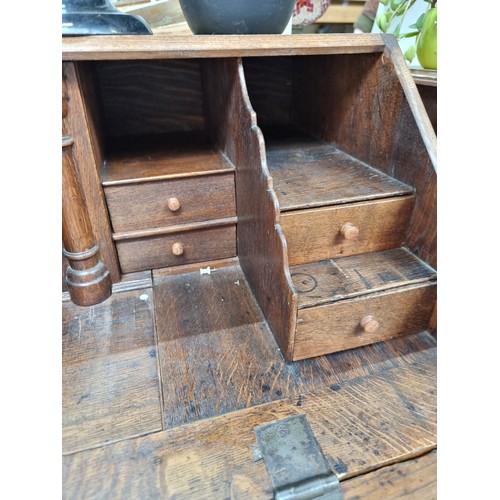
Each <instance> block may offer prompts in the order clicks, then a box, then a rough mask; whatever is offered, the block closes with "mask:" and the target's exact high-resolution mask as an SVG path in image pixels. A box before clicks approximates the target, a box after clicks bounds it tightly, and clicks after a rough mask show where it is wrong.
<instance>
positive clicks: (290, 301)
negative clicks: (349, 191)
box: [203, 58, 297, 361]
mask: <svg viewBox="0 0 500 500" xmlns="http://www.w3.org/2000/svg"><path fill="white" fill-rule="evenodd" d="M203 81H204V91H205V93H206V98H205V105H206V108H205V112H206V115H205V116H206V123H207V131H208V133H209V134H211V136H212V137H214V140H215V142H216V144H217V147H218V148H219V149H220V150H221V151H222V152H223V153H224V154H225V155H226V156H227V157H228V158H229V160H230V161H231V162H232V163H233V164H234V165H235V167H236V209H237V217H238V227H237V249H238V257H239V261H240V264H241V267H242V269H243V272H244V273H245V277H246V279H247V281H248V283H249V285H250V287H251V289H252V291H253V293H254V295H255V297H256V299H257V302H258V303H259V305H260V307H261V309H262V312H263V314H264V316H265V317H266V320H267V321H268V323H269V325H270V328H271V330H272V331H273V333H274V335H275V337H276V340H277V342H278V345H279V347H280V348H281V351H282V353H283V355H284V356H285V358H286V359H287V360H288V361H291V360H292V355H293V333H294V331H295V324H296V315H297V293H296V292H295V290H294V287H293V283H292V280H291V277H290V273H289V268H288V256H287V250H286V240H285V238H284V235H283V231H282V229H281V226H280V225H279V204H278V201H277V197H276V193H275V192H274V190H273V183H272V177H271V176H270V175H269V171H268V169H267V163H266V151H265V144H264V137H263V135H262V132H261V130H260V128H259V126H258V125H257V119H256V114H255V111H254V110H253V108H252V105H251V103H250V100H249V98H248V94H247V89H246V82H245V76H244V72H243V66H242V62H241V59H239V58H225V59H209V60H205V61H204V63H203ZM280 109H281V107H280ZM285 109H286V108H285Z"/></svg>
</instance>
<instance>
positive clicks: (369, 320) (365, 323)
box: [360, 316, 379, 333]
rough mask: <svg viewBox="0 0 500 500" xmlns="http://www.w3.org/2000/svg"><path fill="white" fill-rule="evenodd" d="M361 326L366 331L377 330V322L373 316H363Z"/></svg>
mask: <svg viewBox="0 0 500 500" xmlns="http://www.w3.org/2000/svg"><path fill="white" fill-rule="evenodd" d="M360 325H361V328H363V330H364V331H365V332H366V333H373V332H375V331H377V330H378V327H379V323H378V321H377V320H376V319H375V318H374V317H373V316H365V317H364V318H363V319H362V320H361V322H360Z"/></svg>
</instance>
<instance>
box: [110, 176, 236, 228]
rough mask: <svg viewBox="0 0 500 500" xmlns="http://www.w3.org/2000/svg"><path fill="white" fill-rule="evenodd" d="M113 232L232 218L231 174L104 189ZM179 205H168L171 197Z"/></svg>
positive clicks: (232, 177) (232, 189)
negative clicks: (171, 207)
mask: <svg viewBox="0 0 500 500" xmlns="http://www.w3.org/2000/svg"><path fill="white" fill-rule="evenodd" d="M104 192H105V194H106V201H107V203H108V208H109V212H110V216H111V224H112V226H113V230H114V231H115V232H119V231H121V232H125V231H134V230H138V229H147V228H157V227H164V226H168V225H171V224H176V225H178V224H185V223H188V222H201V221H207V220H211V219H222V218H226V217H236V201H235V194H234V174H233V173H230V174H225V175H212V176H206V177H194V178H192V179H172V180H168V181H157V182H146V183H139V184H129V185H126V186H109V187H105V188H104ZM173 198H174V199H175V200H177V201H178V203H179V204H180V206H179V207H178V208H177V205H176V206H175V207H174V208H176V209H175V210H171V209H170V208H169V202H170V200H171V199H173Z"/></svg>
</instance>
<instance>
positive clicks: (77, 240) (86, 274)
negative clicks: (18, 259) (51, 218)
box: [62, 78, 111, 306]
mask: <svg viewBox="0 0 500 500" xmlns="http://www.w3.org/2000/svg"><path fill="white" fill-rule="evenodd" d="M67 114H68V106H67V94H66V83H65V81H64V78H63V93H62V118H63V121H62V234H63V238H62V239H63V253H64V255H65V257H66V258H67V259H68V262H69V266H68V267H67V270H66V284H67V286H68V291H69V294H70V297H71V300H72V301H73V302H74V303H75V304H78V305H81V306H90V305H92V304H97V303H99V302H102V301H103V300H105V299H107V298H108V297H109V296H110V295H111V276H110V274H109V271H108V269H107V268H106V266H105V265H104V264H103V263H102V261H101V257H100V254H99V245H97V243H96V241H95V239H94V236H93V234H92V226H91V224H90V218H89V215H88V212H87V207H86V205H85V200H84V197H83V195H82V191H81V187H80V182H79V180H78V175H77V171H76V167H75V163H74V161H73V155H72V145H73V138H72V137H71V135H70V134H68V133H67V130H66V126H65V123H64V119H65V118H66V116H67Z"/></svg>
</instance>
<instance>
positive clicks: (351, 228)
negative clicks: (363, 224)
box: [340, 222, 359, 240]
mask: <svg viewBox="0 0 500 500" xmlns="http://www.w3.org/2000/svg"><path fill="white" fill-rule="evenodd" d="M340 233H341V234H342V236H343V237H344V238H345V239H346V240H355V239H356V238H357V237H358V235H359V229H358V228H357V227H356V226H355V225H354V224H351V223H350V222H346V223H345V224H344V225H343V226H342V227H341V228H340Z"/></svg>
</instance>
